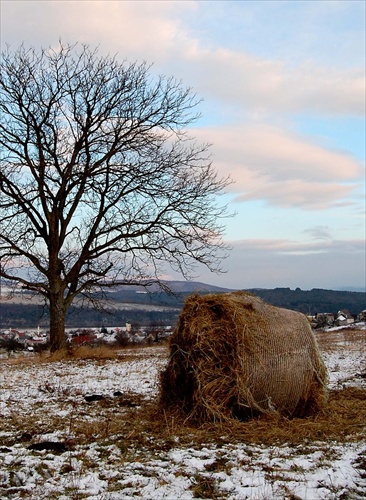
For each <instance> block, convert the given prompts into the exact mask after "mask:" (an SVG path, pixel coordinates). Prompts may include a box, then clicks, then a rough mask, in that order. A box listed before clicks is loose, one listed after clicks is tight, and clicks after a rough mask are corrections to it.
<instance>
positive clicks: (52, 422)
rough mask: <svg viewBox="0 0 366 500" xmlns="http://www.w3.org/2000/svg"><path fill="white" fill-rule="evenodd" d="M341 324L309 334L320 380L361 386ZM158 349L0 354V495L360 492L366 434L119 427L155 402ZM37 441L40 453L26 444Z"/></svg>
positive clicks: (361, 351) (360, 363) (355, 343)
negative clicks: (220, 433) (269, 440)
mask: <svg viewBox="0 0 366 500" xmlns="http://www.w3.org/2000/svg"><path fill="white" fill-rule="evenodd" d="M349 331H350V332H351V330H349ZM352 332H353V333H352V334H351V333H347V332H345V331H344V330H339V331H338V330H335V331H331V332H325V333H320V334H318V335H319V339H320V345H321V348H322V351H323V354H324V358H325V361H326V364H327V366H328V369H329V375H330V387H331V388H335V389H338V388H343V387H358V388H362V389H364V390H366V379H365V377H364V376H363V375H364V374H365V372H366V356H365V349H366V347H365V344H366V342H365V340H366V331H365V329H361V330H358V331H357V330H352ZM166 356H167V350H166V349H165V348H163V347H155V348H145V349H142V350H140V349H139V350H131V351H124V353H123V355H122V356H121V359H116V360H108V361H103V362H102V361H85V360H84V361H82V360H78V361H63V362H52V363H47V362H42V363H40V362H35V361H34V360H31V361H29V360H28V361H27V362H21V363H20V362H19V360H16V362H15V361H12V360H2V361H1V362H0V498H1V499H8V498H9V499H34V500H36V499H37V500H38V499H46V498H47V499H53V498H54V499H56V498H57V499H64V500H66V499H75V500H76V499H83V498H88V499H95V500H104V499H105V500H108V499H110V500H112V499H113V500H117V499H129V498H136V497H140V498H143V499H162V498H165V499H191V498H212V499H232V500H234V499H235V500H241V499H258V500H260V499H292V500H296V499H304V500H305V499H308V500H316V499H319V500H323V499H329V500H330V499H343V500H345V499H361V498H365V497H366V471H365V464H366V436H365V438H364V439H363V440H362V439H361V440H354V441H352V440H349V441H348V442H346V443H341V442H337V441H334V440H333V441H324V440H323V441H319V442H317V441H314V440H311V441H308V442H303V443H302V444H301V445H292V446H291V445H289V444H286V443H284V444H281V445H277V446H265V445H258V444H253V443H251V442H239V443H238V442H235V443H230V441H228V440H227V439H226V440H222V442H219V441H211V442H210V441H208V442H206V443H198V442H195V440H194V439H192V441H191V442H189V439H188V440H187V439H186V440H185V442H184V443H183V442H182V440H181V439H180V438H179V436H178V435H177V436H174V430H173V429H172V433H171V439H170V441H169V443H168V442H164V443H163V444H162V442H160V441H159V442H158V441H156V442H155V440H156V438H155V437H154V436H153V435H151V437H150V438H149V436H147V435H146V434H145V435H144V436H141V439H140V441H139V440H138V437H139V436H136V435H133V433H134V431H133V430H131V431H129V432H127V431H126V430H125V428H124V427H123V425H122V423H123V422H124V421H125V420H126V419H133V418H134V416H135V418H137V415H139V413H138V412H139V411H141V408H143V406H144V404H148V402H149V401H151V400H154V399H156V396H157V393H158V389H157V387H158V384H157V380H158V373H159V371H160V370H161V368H162V367H163V366H164V364H165V363H166ZM88 397H89V400H87V399H88ZM93 398H94V399H96V400H95V401H93ZM98 398H99V399H98ZM140 415H141V414H140ZM118 422H121V427H120V428H119V427H118ZM162 425H163V424H162ZM365 426H366V423H365ZM131 428H132V429H133V427H131ZM364 430H365V428H364V429H363V431H364ZM359 431H362V429H359ZM81 435H82V436H83V438H82V439H81V438H80V436H81ZM55 442H56V443H61V444H62V446H61V448H60V449H55V445H54V444H52V443H55ZM37 443H43V444H44V446H45V448H46V449H43V450H37V449H30V446H31V445H34V444H37ZM45 443H46V444H45ZM47 443H48V445H47ZM136 443H140V445H139V446H137V445H136Z"/></svg>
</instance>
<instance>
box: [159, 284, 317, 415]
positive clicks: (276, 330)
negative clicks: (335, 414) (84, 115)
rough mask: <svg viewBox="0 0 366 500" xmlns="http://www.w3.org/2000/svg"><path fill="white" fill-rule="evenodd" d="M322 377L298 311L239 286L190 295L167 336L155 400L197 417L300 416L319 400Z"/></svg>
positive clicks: (306, 325)
mask: <svg viewBox="0 0 366 500" xmlns="http://www.w3.org/2000/svg"><path fill="white" fill-rule="evenodd" d="M326 380H327V372H326V368H325V365H324V363H323V361H322V358H321V355H320V352H319V349H318V346H317V343H316V340H315V337H314V334H313V332H312V330H311V328H310V325H309V323H308V321H307V319H306V317H305V316H304V315H303V314H301V313H298V312H295V311H290V310H288V309H281V308H278V307H274V306H271V305H268V304H266V303H265V302H263V301H262V300H261V299H260V298H258V297H256V296H254V295H252V294H248V293H244V292H235V293H227V294H210V295H205V296H199V295H194V296H192V297H190V298H188V299H187V301H186V303H185V305H184V308H183V311H182V313H181V315H180V317H179V321H178V325H177V328H176V330H175V332H174V334H173V335H172V337H171V342H170V358H169V362H168V365H167V367H166V369H165V370H164V372H163V373H162V374H161V397H160V401H161V404H162V405H163V406H164V407H178V408H179V409H181V410H183V412H184V413H185V414H186V415H188V416H189V417H192V418H194V419H196V420H198V421H201V422H202V421H223V420H227V419H230V418H239V419H245V418H248V417H251V416H253V415H258V414H260V413H268V412H273V411H277V412H280V413H281V414H284V415H286V416H304V415H308V414H310V413H313V412H316V411H318V410H319V409H320V408H321V407H322V406H323V405H324V403H325V400H326Z"/></svg>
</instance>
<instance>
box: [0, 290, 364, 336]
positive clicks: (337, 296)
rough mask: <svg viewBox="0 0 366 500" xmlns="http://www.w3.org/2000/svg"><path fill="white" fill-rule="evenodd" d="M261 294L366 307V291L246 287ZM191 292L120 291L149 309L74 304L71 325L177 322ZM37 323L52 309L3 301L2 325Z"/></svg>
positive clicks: (302, 304)
mask: <svg viewBox="0 0 366 500" xmlns="http://www.w3.org/2000/svg"><path fill="white" fill-rule="evenodd" d="M246 291H248V292H250V293H254V294H255V295H258V296H259V297H261V298H262V299H263V300H265V301H266V302H268V303H269V304H272V305H275V306H279V307H284V308H286V309H293V310H295V311H300V312H302V313H304V314H308V315H315V314H316V313H322V312H328V313H333V314H335V313H337V312H338V311H340V310H341V309H347V310H348V311H349V312H350V313H351V314H352V315H354V316H357V314H359V313H360V312H361V311H363V310H365V309H366V293H364V292H345V291H334V290H323V289H317V288H315V289H313V290H301V289H300V288H297V289H296V290H291V289H290V288H275V289H271V290H267V289H251V290H246ZM189 295H191V292H190V293H188V292H185V293H178V294H167V293H165V292H154V293H136V292H135V291H127V290H126V291H119V292H111V293H109V294H108V296H109V298H110V299H112V300H114V301H115V302H119V303H127V304H143V305H146V310H140V309H138V310H137V309H136V310H129V311H126V310H118V309H117V310H116V309H112V308H107V309H106V310H105V311H99V310H97V309H92V308H84V309H80V308H77V307H71V308H70V310H69V313H68V315H67V318H66V325H67V326H68V327H85V326H96V327H97V326H100V327H102V326H106V325H115V326H123V325H125V323H126V322H129V323H138V324H140V325H151V324H160V325H175V324H176V322H177V319H178V316H179V311H180V309H181V308H182V307H183V304H184V301H185V299H186V298H187V297H188V296H189ZM155 305H159V306H164V307H165V308H166V309H165V310H164V311H156V310H149V306H155ZM37 325H40V326H43V327H47V325H48V311H47V309H46V308H44V307H40V306H37V305H31V304H9V303H6V302H5V303H4V302H2V303H1V304H0V328H9V327H12V328H35V327H36V326H37Z"/></svg>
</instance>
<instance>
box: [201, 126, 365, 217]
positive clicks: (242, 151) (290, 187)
mask: <svg viewBox="0 0 366 500" xmlns="http://www.w3.org/2000/svg"><path fill="white" fill-rule="evenodd" d="M193 134H194V136H195V137H198V138H199V139H200V140H202V141H208V142H210V143H212V144H213V146H212V150H213V155H214V157H213V159H214V163H215V166H216V168H217V169H218V171H219V172H220V173H221V174H222V175H225V174H228V173H229V174H230V175H231V177H232V178H233V180H234V181H235V183H234V184H233V185H232V186H231V188H230V189H231V191H232V192H233V193H235V194H236V201H248V200H265V201H266V202H267V203H268V204H270V205H275V206H280V207H301V208H303V209H307V210H314V209H316V210H318V209H326V208H329V207H331V206H345V205H349V204H352V203H356V201H350V199H351V198H352V195H353V192H354V191H356V189H357V187H358V186H359V184H361V183H362V179H363V175H364V174H363V171H362V166H361V165H360V164H359V163H358V162H357V161H356V160H355V159H354V158H353V157H352V156H350V155H349V154H347V153H344V152H342V151H332V150H329V149H327V148H325V147H324V146H321V145H318V144H316V143H314V142H312V141H311V140H310V139H309V138H308V137H304V136H300V135H296V134H294V133H293V132H291V131H288V130H284V129H279V128H275V127H271V126H267V125H262V126H258V125H253V126H249V125H243V126H240V125H238V126H234V125H232V126H225V127H211V128H208V127H207V128H204V129H195V130H194V131H193ZM355 199H356V197H355Z"/></svg>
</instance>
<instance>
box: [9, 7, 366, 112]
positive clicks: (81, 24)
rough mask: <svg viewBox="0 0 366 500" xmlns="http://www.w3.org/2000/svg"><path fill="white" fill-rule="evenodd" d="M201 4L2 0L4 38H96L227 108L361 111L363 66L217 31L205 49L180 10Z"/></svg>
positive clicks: (87, 40) (37, 41)
mask: <svg viewBox="0 0 366 500" xmlns="http://www.w3.org/2000/svg"><path fill="white" fill-rule="evenodd" d="M204 7H205V8H207V7H206V5H205V6H204ZM202 8H203V7H202V5H200V3H197V2H132V1H126V2H119V1H98V0H94V1H73V0H69V1H49V2H44V1H28V2H20V1H19V2H13V1H4V0H3V1H2V2H1V10H2V19H3V20H2V25H1V32H2V34H1V39H2V42H5V41H9V42H11V43H14V44H15V45H19V43H20V41H21V39H20V37H22V39H24V40H25V41H26V42H27V43H32V44H38V45H39V44H43V45H48V44H50V43H56V42H57V40H58V38H59V37H60V36H61V37H62V39H63V40H64V41H65V42H75V41H80V42H83V43H90V44H92V45H98V44H100V45H101V49H102V51H105V52H107V51H110V52H112V53H116V52H118V53H119V54H120V57H121V58H127V59H129V60H131V59H132V60H134V59H138V60H141V59H146V60H147V61H148V62H156V63H157V65H158V66H159V71H161V70H163V71H164V72H165V71H167V72H168V73H169V74H170V72H173V74H175V72H177V74H178V76H179V75H181V76H184V80H185V82H187V83H188V84H189V85H192V86H194V87H195V88H196V90H197V91H198V92H199V93H200V94H201V95H203V96H205V98H211V99H214V100H216V101H219V102H221V103H222V104H223V105H224V106H229V107H231V109H230V111H229V112H230V113H232V112H233V110H236V112H239V113H240V114H241V115H242V114H243V113H247V112H248V111H249V112H251V113H255V114H258V113H259V114H273V113H278V112H290V113H293V112H299V111H306V112H321V113H325V114H330V115H334V114H352V115H363V114H364V113H365V79H364V67H360V68H359V69H338V68H335V67H325V66H321V65H316V64H315V63H314V62H313V63H310V62H303V63H300V64H296V63H294V61H293V59H292V60H291V63H290V64H286V62H285V61H284V60H281V59H266V58H265V57H264V56H259V55H254V54H253V53H251V52H249V51H248V49H242V50H241V51H239V50H236V51H235V50H230V49H228V48H226V47H225V46H218V47H217V46H215V45H214V43H215V35H214V34H212V35H211V38H210V39H211V46H209V47H207V43H206V44H205V45H204V43H205V42H204V41H203V39H199V38H198V36H200V32H199V31H196V32H193V33H192V32H191V30H190V26H189V25H188V24H184V19H185V16H184V15H183V14H185V13H187V12H191V11H193V12H197V15H199V9H202ZM14 26H15V27H17V28H16V29H14ZM206 30H208V32H209V27H207V28H206ZM243 38H244V37H243ZM259 42H260V41H259ZM302 60H303V59H302Z"/></svg>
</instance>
